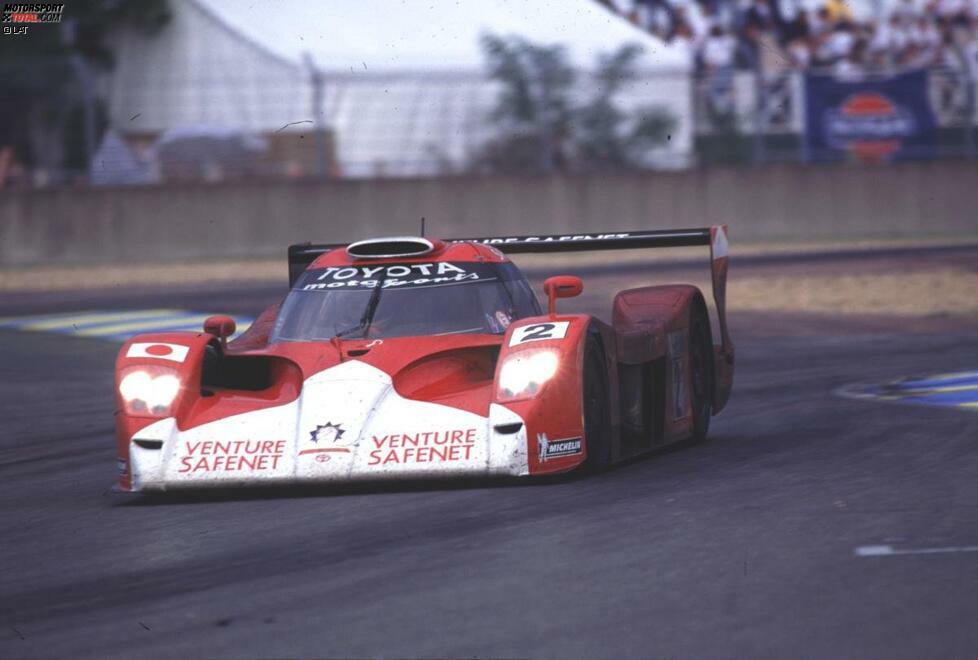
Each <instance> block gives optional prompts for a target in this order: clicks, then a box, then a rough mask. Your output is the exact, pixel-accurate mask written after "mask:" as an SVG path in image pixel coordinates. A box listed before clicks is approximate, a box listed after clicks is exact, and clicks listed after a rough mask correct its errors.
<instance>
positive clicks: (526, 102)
mask: <svg viewBox="0 0 978 660" xmlns="http://www.w3.org/2000/svg"><path fill="white" fill-rule="evenodd" d="M482 44H483V49H484V50H485V53H486V57H487V60H488V67H489V75H490V76H491V77H492V78H493V79H494V80H495V81H497V82H498V83H499V84H500V93H499V97H498V99H497V103H496V107H495V108H494V110H493V112H492V114H491V115H490V118H489V119H490V121H492V122H493V123H494V124H495V126H496V128H497V130H498V133H499V136H498V137H497V138H495V139H493V140H491V141H490V142H489V143H488V144H487V145H485V147H484V148H483V149H482V151H481V152H480V153H479V154H478V155H477V157H476V159H475V166H476V168H477V169H480V170H483V171H485V170H488V171H491V172H506V173H511V174H525V173H551V172H554V171H567V170H595V169H620V168H632V167H639V166H641V164H642V163H643V162H644V160H645V159H646V157H647V154H648V150H649V149H650V148H651V147H654V146H657V145H660V144H662V143H664V142H665V141H666V140H667V139H669V135H670V133H671V132H672V130H673V128H674V127H675V120H674V119H673V118H672V117H671V116H670V115H669V114H668V113H666V112H665V111H663V110H661V109H659V108H640V109H638V110H637V111H635V112H632V113H628V112H625V111H623V110H621V109H620V108H619V107H618V105H617V104H616V102H615V97H616V95H617V94H618V93H619V92H620V91H621V90H622V88H623V87H624V86H625V85H626V84H627V83H628V82H630V81H631V80H633V79H634V78H635V77H636V75H637V74H636V71H635V69H636V61H637V59H638V57H639V56H640V55H641V54H642V48H641V47H640V46H637V45H626V46H623V47H621V48H620V49H619V50H617V51H616V52H614V53H612V54H610V55H605V56H602V57H600V58H599V60H598V62H597V65H596V68H595V71H594V72H593V82H594V93H593V94H592V95H591V97H590V98H589V99H587V100H586V102H584V103H578V104H576V105H575V103H574V100H575V83H576V82H577V77H576V76H575V72H574V70H573V68H572V67H571V66H570V65H569V64H568V63H567V58H566V52H565V51H564V49H563V48H561V47H560V46H549V47H548V46H540V45H537V44H533V43H530V42H528V41H526V40H524V39H521V38H518V37H510V38H503V37H498V36H486V37H484V38H483V41H482Z"/></svg>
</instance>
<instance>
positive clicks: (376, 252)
mask: <svg viewBox="0 0 978 660" xmlns="http://www.w3.org/2000/svg"><path fill="white" fill-rule="evenodd" d="M437 247H439V246H438V245H436V243H435V242H433V241H430V240H428V239H427V238H421V237H420V236H392V237H390V238H368V239H367V240H365V241H357V242H356V243H350V245H349V246H348V247H347V248H346V253H347V254H348V255H350V256H351V257H353V258H354V259H391V258H394V257H420V256H422V255H425V254H429V253H431V252H434V251H435V249H436V248H437Z"/></svg>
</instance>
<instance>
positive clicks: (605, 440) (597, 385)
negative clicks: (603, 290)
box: [581, 337, 611, 472]
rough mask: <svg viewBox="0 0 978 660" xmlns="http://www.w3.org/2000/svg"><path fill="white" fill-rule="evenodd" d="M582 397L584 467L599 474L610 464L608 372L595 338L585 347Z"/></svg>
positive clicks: (591, 338)
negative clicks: (585, 457)
mask: <svg viewBox="0 0 978 660" xmlns="http://www.w3.org/2000/svg"><path fill="white" fill-rule="evenodd" d="M581 395H582V398H581V409H582V411H583V413H584V441H585V442H586V443H587V445H586V447H587V459H586V460H585V462H584V467H585V469H586V470H587V471H589V472H599V471H601V470H603V469H605V468H607V467H608V466H609V465H611V429H610V427H611V420H610V419H609V415H608V370H607V368H606V366H605V363H604V351H602V350H601V344H600V342H598V340H597V339H595V338H594V337H590V338H589V339H588V340H587V347H586V348H585V353H584V384H583V387H582V392H581Z"/></svg>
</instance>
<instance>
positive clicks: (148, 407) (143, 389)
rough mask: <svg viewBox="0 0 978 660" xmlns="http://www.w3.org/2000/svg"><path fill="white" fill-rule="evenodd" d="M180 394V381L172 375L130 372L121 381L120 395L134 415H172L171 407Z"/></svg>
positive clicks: (141, 370)
mask: <svg viewBox="0 0 978 660" xmlns="http://www.w3.org/2000/svg"><path fill="white" fill-rule="evenodd" d="M179 393H180V379H179V378H177V377H176V376H175V375H174V374H172V373H160V372H156V373H151V372H149V371H146V370H144V369H139V370H136V371H130V372H129V373H128V374H126V375H125V376H124V377H123V378H122V380H121V381H119V394H121V395H122V400H123V401H124V402H125V404H126V410H127V411H128V412H130V413H133V414H137V415H138V414H147V413H148V414H153V415H168V414H170V405H171V404H172V403H173V400H174V399H176V397H177V394H179Z"/></svg>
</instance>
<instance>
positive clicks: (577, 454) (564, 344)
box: [493, 314, 592, 474]
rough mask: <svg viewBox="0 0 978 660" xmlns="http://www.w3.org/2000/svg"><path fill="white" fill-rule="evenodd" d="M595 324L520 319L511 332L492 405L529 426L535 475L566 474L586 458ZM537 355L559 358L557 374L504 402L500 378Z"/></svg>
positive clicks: (586, 319)
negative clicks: (585, 402)
mask: <svg viewBox="0 0 978 660" xmlns="http://www.w3.org/2000/svg"><path fill="white" fill-rule="evenodd" d="M591 324H592V319H591V317H590V316H587V315H583V314H573V315H565V314H561V315H557V316H555V317H553V318H551V317H549V316H536V317H531V318H526V319H520V320H519V321H518V322H516V323H513V324H512V325H511V326H510V327H509V328H508V329H507V331H506V335H505V337H504V339H503V345H502V348H501V350H500V354H499V361H498V362H497V364H496V372H495V376H494V388H493V402H494V403H496V404H498V405H502V406H505V407H506V408H508V409H510V410H512V411H513V412H515V413H516V414H518V415H519V416H520V417H521V418H522V419H523V421H524V423H525V424H526V440H527V458H528V463H529V471H530V474H546V473H552V472H566V471H568V470H571V469H573V468H575V467H577V466H578V465H579V464H580V463H582V462H583V461H584V459H585V458H586V457H587V448H586V446H585V443H584V439H583V438H584V418H583V413H582V410H581V391H582V375H583V363H584V351H585V347H586V341H587V335H588V330H589V328H590V326H591ZM536 351H552V352H554V353H555V354H556V356H557V358H558V367H557V371H556V373H555V374H554V375H553V377H552V378H550V380H548V381H547V382H546V383H544V384H543V386H542V387H541V388H540V390H539V391H537V392H535V393H533V394H531V395H526V396H522V397H517V398H512V397H507V396H504V395H503V394H502V392H501V383H500V373H501V371H502V369H503V367H504V366H505V365H506V363H507V360H509V359H514V358H517V357H520V356H527V355H528V354H530V353H532V352H536ZM561 441H564V442H563V443H562V442H561Z"/></svg>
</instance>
